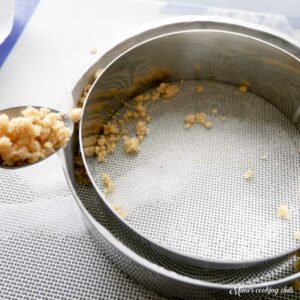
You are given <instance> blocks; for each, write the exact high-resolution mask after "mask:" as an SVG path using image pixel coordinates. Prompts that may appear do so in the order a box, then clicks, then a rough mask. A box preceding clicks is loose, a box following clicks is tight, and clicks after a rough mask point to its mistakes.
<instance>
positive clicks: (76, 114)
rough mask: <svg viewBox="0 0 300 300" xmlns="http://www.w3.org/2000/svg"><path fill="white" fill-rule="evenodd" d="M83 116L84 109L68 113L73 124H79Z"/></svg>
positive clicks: (75, 109) (76, 109)
mask: <svg viewBox="0 0 300 300" xmlns="http://www.w3.org/2000/svg"><path fill="white" fill-rule="evenodd" d="M81 114H82V108H78V107H76V108H74V109H72V110H71V111H70V112H69V113H68V116H69V118H70V119H71V120H72V122H73V123H78V122H79V121H80V119H81Z"/></svg>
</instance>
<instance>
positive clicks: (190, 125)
mask: <svg viewBox="0 0 300 300" xmlns="http://www.w3.org/2000/svg"><path fill="white" fill-rule="evenodd" d="M183 126H184V128H185V129H189V128H191V127H192V124H191V123H184V125H183Z"/></svg>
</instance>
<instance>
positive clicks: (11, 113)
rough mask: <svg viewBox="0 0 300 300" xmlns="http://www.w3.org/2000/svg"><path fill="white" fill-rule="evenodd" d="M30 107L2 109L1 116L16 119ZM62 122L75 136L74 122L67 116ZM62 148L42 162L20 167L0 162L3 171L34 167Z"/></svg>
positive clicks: (64, 115) (64, 116)
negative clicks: (4, 115)
mask: <svg viewBox="0 0 300 300" xmlns="http://www.w3.org/2000/svg"><path fill="white" fill-rule="evenodd" d="M27 107H28V105H27V106H17V107H10V108H6V109H2V110H0V115H1V114H6V115H7V116H8V117H9V118H10V119H11V118H16V117H20V116H22V115H21V112H22V111H23V110H24V109H26V108H27ZM31 107H33V108H36V109H40V108H42V107H41V106H31ZM48 109H49V110H50V112H52V113H60V112H59V111H57V110H55V109H51V108H48ZM62 121H63V122H64V123H65V125H66V127H68V128H69V129H70V131H71V135H72V134H73V131H74V123H73V122H72V120H71V119H70V118H69V117H68V116H67V115H66V114H63V115H62ZM60 149H61V148H58V149H55V151H53V152H52V153H51V154H49V155H48V156H47V157H45V158H43V159H41V160H38V161H36V162H34V163H23V164H20V165H13V166H7V165H4V164H2V163H1V162H0V168H3V169H19V168H23V167H27V166H32V165H34V164H36V163H39V162H41V161H43V160H45V159H47V158H48V157H50V156H51V155H53V154H54V153H56V152H57V151H59V150H60Z"/></svg>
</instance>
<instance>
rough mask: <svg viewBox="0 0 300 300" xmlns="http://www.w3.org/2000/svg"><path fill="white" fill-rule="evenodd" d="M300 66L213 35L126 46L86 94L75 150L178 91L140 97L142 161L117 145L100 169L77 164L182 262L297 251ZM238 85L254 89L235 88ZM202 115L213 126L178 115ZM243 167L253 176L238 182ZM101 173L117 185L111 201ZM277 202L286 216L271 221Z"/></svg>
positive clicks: (240, 39) (263, 47)
mask: <svg viewBox="0 0 300 300" xmlns="http://www.w3.org/2000/svg"><path fill="white" fill-rule="evenodd" d="M171 50H172V51H171ZM184 62H185V64H184ZM149 70H150V71H149ZM153 70H155V72H153ZM299 70H300V69H299V65H298V61H297V60H296V59H295V58H293V57H292V56H291V55H289V54H287V53H285V52H284V51H282V50H280V49H278V48H276V47H274V46H271V45H269V44H267V43H264V42H262V41H259V40H257V39H253V38H251V37H247V36H243V35H237V34H234V33H229V32H220V31H205V30H204V31H202V30H199V31H192V32H191V31H188V32H180V33H176V34H172V35H167V36H164V37H158V38H156V39H153V40H150V41H148V42H145V43H143V44H141V45H138V46H136V47H135V48H133V49H131V50H130V51H127V52H126V53H125V54H123V55H122V56H120V57H119V58H118V59H116V60H115V61H114V62H113V63H112V64H111V65H110V66H109V67H108V68H107V69H106V70H105V71H104V73H103V74H102V75H101V76H100V78H98V81H97V82H96V83H95V84H94V86H93V87H92V89H91V92H90V94H89V96H88V98H87V101H86V105H85V107H84V113H83V118H82V122H81V127H80V131H81V133H80V134H81V138H82V140H83V142H82V141H81V149H82V151H83V150H84V149H83V148H84V140H85V139H86V138H87V137H88V136H89V135H92V134H95V133H96V132H98V131H99V130H101V127H102V125H103V124H104V123H105V122H107V121H108V120H109V119H110V118H111V117H112V115H113V114H115V113H116V112H120V113H122V112H124V111H125V110H127V109H128V108H125V107H123V103H124V102H125V101H128V99H131V98H132V97H133V96H134V95H137V94H139V93H140V92H144V93H147V92H151V91H152V90H151V89H155V86H157V84H158V83H159V82H160V81H165V80H169V81H172V83H173V84H176V85H177V86H178V87H179V93H178V94H176V95H175V96H174V97H172V98H170V99H169V100H157V101H151V100H150V101H148V102H147V106H148V115H150V116H151V119H152V121H151V123H150V124H149V125H148V135H147V136H146V138H145V140H144V141H143V142H142V144H141V150H140V152H139V153H138V154H137V155H135V156H128V155H127V154H125V153H124V151H123V147H122V142H120V143H119V144H118V147H117V149H116V152H115V153H114V154H113V155H111V156H109V157H108V159H107V161H106V162H104V163H98V162H97V160H96V159H95V158H84V162H85V165H86V168H87V172H88V175H89V177H90V179H91V181H92V183H93V185H94V187H95V188H96V190H97V192H98V194H99V196H100V199H101V200H103V201H104V202H105V203H106V204H107V205H108V206H109V207H110V206H111V203H118V204H119V205H121V206H122V208H123V210H124V211H125V212H126V214H127V215H128V218H127V219H126V220H124V219H121V221H122V222H123V224H124V225H125V226H126V227H128V228H130V229H132V230H134V231H135V232H137V233H138V234H139V235H140V236H141V237H142V238H144V239H146V240H147V241H149V242H150V243H151V245H153V246H154V247H155V248H156V249H158V250H161V251H162V252H163V253H164V254H165V255H169V256H170V257H171V258H172V259H176V260H180V261H184V262H185V263H189V264H197V265H203V266H209V267H217V268H231V267H241V266H247V265H250V264H255V263H258V262H261V261H265V260H270V259H273V258H276V257H279V256H283V255H285V254H287V253H290V252H293V251H295V249H296V248H297V246H298V243H299V242H297V241H296V240H295V239H294V237H293V235H294V232H295V231H297V230H299V227H298V226H299V224H300V222H299V219H300V214H299V209H298V205H297V204H298V201H299V191H300V190H299V183H298V177H299V174H300V164H299V162H300V161H299V160H300V155H299V153H298V149H299V132H298V129H297V124H295V123H296V121H297V113H298V110H297V109H298V103H297V102H296V101H298V99H297V96H298V94H299V79H297V78H295V77H294V76H295V74H296V73H297V72H299ZM153 74H154V75H153ZM160 76H161V78H159V77H160ZM179 79H184V81H183V82H182V81H180V80H179ZM176 80H177V81H176ZM241 82H246V83H247V84H248V85H250V91H247V92H246V93H243V92H240V91H239V88H238V86H237V84H239V83H241ZM198 84H201V85H202V86H203V92H197V91H196V86H197V85H198ZM198 112H205V113H206V114H207V116H208V119H209V120H210V121H211V122H212V124H213V126H212V128H211V129H206V128H204V127H202V126H200V125H198V124H196V125H194V126H192V127H191V128H189V129H185V128H184V126H183V120H184V117H185V116H186V115H188V114H191V113H198ZM291 120H292V121H293V123H292V122H291ZM132 124H134V123H132ZM127 127H128V129H129V134H130V135H131V136H133V135H134V130H133V128H130V126H127ZM130 131H131V132H130ZM247 170H251V171H252V172H253V177H251V178H248V179H247V178H245V177H244V174H245V172H246V171H247ZM104 173H108V174H110V177H111V178H112V180H113V182H114V185H115V189H114V191H113V193H111V194H110V195H108V196H105V193H104V187H103V185H102V180H101V178H102V175H103V174H104ZM281 204H284V205H287V206H288V208H289V212H290V217H289V219H288V220H282V219H279V218H278V217H277V216H276V209H277V207H278V206H279V205H281Z"/></svg>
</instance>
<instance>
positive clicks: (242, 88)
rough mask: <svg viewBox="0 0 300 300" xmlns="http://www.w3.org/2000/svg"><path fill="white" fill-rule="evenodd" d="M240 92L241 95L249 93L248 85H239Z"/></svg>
mask: <svg viewBox="0 0 300 300" xmlns="http://www.w3.org/2000/svg"><path fill="white" fill-rule="evenodd" d="M239 91H240V92H241V93H246V92H247V91H248V85H246V84H240V85H239Z"/></svg>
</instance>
